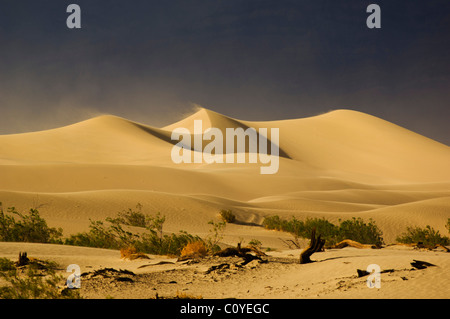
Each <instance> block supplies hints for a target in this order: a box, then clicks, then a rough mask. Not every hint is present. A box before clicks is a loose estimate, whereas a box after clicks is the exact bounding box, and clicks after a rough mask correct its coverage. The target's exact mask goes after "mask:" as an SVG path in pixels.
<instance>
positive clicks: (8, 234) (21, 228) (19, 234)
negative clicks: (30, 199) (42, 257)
mask: <svg viewBox="0 0 450 319" xmlns="http://www.w3.org/2000/svg"><path fill="white" fill-rule="evenodd" d="M8 213H9V214H10V215H7V214H5V213H4V211H3V207H2V205H1V203H0V241H16V242H32V243H61V237H62V229H61V228H58V229H56V228H52V227H48V225H47V222H46V221H45V220H44V219H43V218H41V216H40V215H39V212H38V211H37V210H36V209H30V211H29V212H28V214H21V213H19V212H18V211H17V210H16V209H15V208H14V207H10V208H8ZM11 215H17V216H18V217H19V218H20V220H18V221H16V219H15V218H14V216H11Z"/></svg>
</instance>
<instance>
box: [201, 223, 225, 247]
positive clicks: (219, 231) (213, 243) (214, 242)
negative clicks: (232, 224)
mask: <svg viewBox="0 0 450 319" xmlns="http://www.w3.org/2000/svg"><path fill="white" fill-rule="evenodd" d="M208 224H209V225H211V226H212V229H210V230H209V235H208V236H207V237H206V239H205V242H206V247H207V249H208V251H209V252H212V253H214V252H217V251H219V250H220V246H219V242H220V241H221V240H222V238H223V232H224V231H225V227H226V226H227V223H226V222H225V221H221V222H214V221H213V220H210V221H209V222H208Z"/></svg>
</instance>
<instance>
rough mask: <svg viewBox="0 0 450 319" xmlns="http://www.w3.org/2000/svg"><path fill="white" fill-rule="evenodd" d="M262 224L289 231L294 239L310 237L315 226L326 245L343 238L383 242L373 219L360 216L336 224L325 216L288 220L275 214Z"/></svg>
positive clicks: (268, 227) (380, 243)
mask: <svg viewBox="0 0 450 319" xmlns="http://www.w3.org/2000/svg"><path fill="white" fill-rule="evenodd" d="M263 226H264V227H265V228H267V229H275V230H281V231H285V232H289V233H291V234H292V235H293V236H294V238H295V240H297V238H299V237H301V238H310V236H311V231H312V230H313V228H315V229H316V232H317V234H320V235H321V238H322V239H325V240H326V242H327V244H328V245H333V244H335V243H337V242H339V241H341V240H344V239H351V240H355V241H358V242H360V243H362V244H374V245H382V244H383V238H382V232H381V230H380V229H379V228H378V227H377V226H376V225H375V222H374V221H373V220H370V221H369V223H365V222H364V221H363V220H362V219H361V218H355V217H353V218H352V219H350V220H345V221H342V222H341V224H340V225H339V226H337V225H335V224H333V223H331V222H329V221H328V220H326V219H325V218H307V219H306V220H305V221H302V220H298V219H296V218H295V217H292V218H291V219H290V220H284V219H281V218H280V217H279V216H276V215H275V216H270V217H266V218H265V219H264V221H263Z"/></svg>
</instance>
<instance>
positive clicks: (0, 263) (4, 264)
mask: <svg viewBox="0 0 450 319" xmlns="http://www.w3.org/2000/svg"><path fill="white" fill-rule="evenodd" d="M14 269H16V267H15V266H14V262H13V261H11V260H9V259H8V258H4V257H2V258H0V271H8V270H14Z"/></svg>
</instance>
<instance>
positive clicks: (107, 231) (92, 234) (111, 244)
mask: <svg viewBox="0 0 450 319" xmlns="http://www.w3.org/2000/svg"><path fill="white" fill-rule="evenodd" d="M90 221H91V224H90V225H89V228H90V230H89V232H82V233H78V234H75V235H71V236H70V237H68V238H66V240H65V242H64V243H65V244H66V245H74V246H87V247H97V248H108V249H120V248H123V247H126V246H128V245H131V244H133V242H134V241H135V240H136V238H137V235H134V234H132V233H131V232H127V231H125V230H124V229H123V228H122V226H121V225H120V224H119V223H117V222H114V223H111V225H110V226H108V227H107V226H105V224H104V222H102V221H99V220H97V221H92V220H90Z"/></svg>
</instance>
